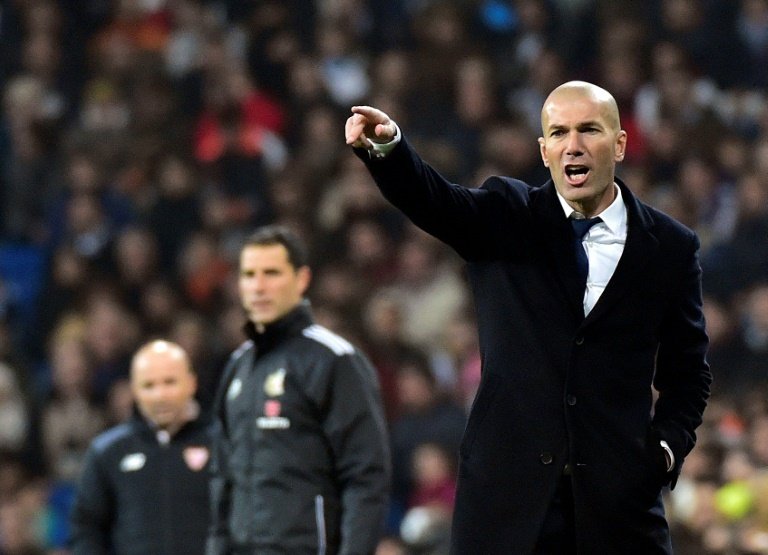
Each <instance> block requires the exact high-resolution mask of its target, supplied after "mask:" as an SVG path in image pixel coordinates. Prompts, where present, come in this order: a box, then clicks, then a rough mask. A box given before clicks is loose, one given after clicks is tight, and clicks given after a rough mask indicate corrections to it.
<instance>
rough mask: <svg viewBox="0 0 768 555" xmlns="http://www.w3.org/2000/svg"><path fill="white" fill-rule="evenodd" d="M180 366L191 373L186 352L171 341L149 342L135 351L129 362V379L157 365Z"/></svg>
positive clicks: (190, 365) (190, 364)
mask: <svg viewBox="0 0 768 555" xmlns="http://www.w3.org/2000/svg"><path fill="white" fill-rule="evenodd" d="M167 363H170V364H180V365H183V366H184V367H186V368H187V370H188V371H189V372H192V363H191V361H190V360H189V356H188V355H187V352H186V351H185V350H184V349H183V348H182V347H181V345H178V344H177V343H173V342H171V341H164V340H162V339H159V340H155V341H150V342H149V343H146V344H145V345H144V346H142V347H141V348H139V350H138V351H136V354H134V355H133V360H132V362H131V377H132V378H133V377H134V375H135V374H136V373H138V372H140V371H141V370H143V369H146V368H147V367H151V366H155V365H157V364H167Z"/></svg>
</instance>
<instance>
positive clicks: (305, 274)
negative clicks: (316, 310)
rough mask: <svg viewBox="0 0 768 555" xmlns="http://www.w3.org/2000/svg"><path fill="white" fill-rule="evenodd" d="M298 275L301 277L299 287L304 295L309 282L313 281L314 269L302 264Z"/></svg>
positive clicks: (297, 271)
mask: <svg viewBox="0 0 768 555" xmlns="http://www.w3.org/2000/svg"><path fill="white" fill-rule="evenodd" d="M296 276H297V277H298V279H299V288H300V289H301V294H302V296H303V295H304V294H305V293H306V292H307V289H309V284H310V282H311V281H312V270H310V269H309V266H302V267H301V268H299V269H298V270H296Z"/></svg>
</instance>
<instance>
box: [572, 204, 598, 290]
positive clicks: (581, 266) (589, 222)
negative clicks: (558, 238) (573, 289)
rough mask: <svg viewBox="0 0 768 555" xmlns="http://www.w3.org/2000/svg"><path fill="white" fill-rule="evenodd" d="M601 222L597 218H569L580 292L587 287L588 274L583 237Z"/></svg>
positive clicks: (587, 260)
mask: <svg viewBox="0 0 768 555" xmlns="http://www.w3.org/2000/svg"><path fill="white" fill-rule="evenodd" d="M602 221H603V220H602V219H601V218H599V217H596V218H579V219H577V218H575V217H573V216H571V227H573V234H574V238H573V248H574V252H575V253H576V269H577V271H578V274H577V278H578V280H579V285H580V289H581V291H584V289H585V288H586V287H587V274H589V259H588V258H587V253H586V252H585V251H584V245H582V244H581V242H582V240H583V239H584V236H585V235H586V234H587V232H588V231H589V229H590V228H591V227H592V226H593V225H595V224H596V223H598V222H602Z"/></svg>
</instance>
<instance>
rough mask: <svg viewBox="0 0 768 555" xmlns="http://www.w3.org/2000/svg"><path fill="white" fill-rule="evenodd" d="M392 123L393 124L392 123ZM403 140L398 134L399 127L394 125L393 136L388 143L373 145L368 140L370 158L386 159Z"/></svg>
mask: <svg viewBox="0 0 768 555" xmlns="http://www.w3.org/2000/svg"><path fill="white" fill-rule="evenodd" d="M393 123H394V122H393ZM402 138H403V136H402V134H401V133H400V126H399V125H397V124H396V123H395V136H394V137H393V138H392V140H391V141H389V142H388V143H374V142H373V141H371V140H370V139H369V140H368V142H369V143H370V145H371V149H370V150H369V151H368V153H369V154H370V156H371V158H386V156H387V155H388V154H389V153H390V152H392V150H393V149H394V148H395V147H396V146H397V144H398V143H399V142H400V140H401V139H402Z"/></svg>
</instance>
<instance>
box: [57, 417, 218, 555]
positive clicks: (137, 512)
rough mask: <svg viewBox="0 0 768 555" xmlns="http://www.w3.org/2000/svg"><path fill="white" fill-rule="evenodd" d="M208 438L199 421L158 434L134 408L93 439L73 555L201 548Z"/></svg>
mask: <svg viewBox="0 0 768 555" xmlns="http://www.w3.org/2000/svg"><path fill="white" fill-rule="evenodd" d="M161 435H162V434H161ZM166 440H167V441H166ZM210 444H211V436H210V426H209V425H208V424H207V423H206V422H205V421H203V420H196V421H193V422H189V423H187V424H186V425H185V426H184V427H182V428H181V429H180V430H179V431H178V432H177V433H176V434H175V435H174V436H172V437H171V438H170V439H168V438H167V436H166V437H165V439H162V438H160V439H159V437H158V434H157V433H156V431H155V430H153V429H152V428H150V427H149V425H148V424H147V422H146V421H145V420H144V419H143V418H142V417H141V416H139V415H138V414H137V415H135V416H134V417H133V418H132V419H131V420H129V421H128V422H126V423H124V424H121V425H118V426H116V427H114V428H111V429H110V430H107V431H106V432H104V433H103V434H101V435H99V436H98V437H97V438H96V439H94V441H93V442H92V443H91V446H90V448H89V450H88V452H87V453H86V455H85V460H84V462H83V469H82V474H81V477H80V482H79V484H78V488H77V493H76V497H75V501H74V505H73V508H72V512H71V528H72V538H71V540H72V541H71V548H72V555H106V554H114V555H195V554H202V553H203V552H204V549H205V536H206V531H207V528H208V526H209V523H210V499H209V479H210V468H209V466H210V462H209V459H210Z"/></svg>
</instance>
